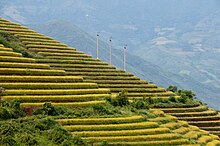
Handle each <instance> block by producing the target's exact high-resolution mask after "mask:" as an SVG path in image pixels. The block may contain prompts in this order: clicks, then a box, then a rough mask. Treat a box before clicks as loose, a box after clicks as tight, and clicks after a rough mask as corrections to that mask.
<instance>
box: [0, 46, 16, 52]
mask: <svg viewBox="0 0 220 146" xmlns="http://www.w3.org/2000/svg"><path fill="white" fill-rule="evenodd" d="M0 51H13V49H11V48H5V47H3V45H2V46H0Z"/></svg>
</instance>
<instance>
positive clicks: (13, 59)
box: [0, 56, 35, 63]
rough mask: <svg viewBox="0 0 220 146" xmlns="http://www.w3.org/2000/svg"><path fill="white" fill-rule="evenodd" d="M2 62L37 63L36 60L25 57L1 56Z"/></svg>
mask: <svg viewBox="0 0 220 146" xmlns="http://www.w3.org/2000/svg"><path fill="white" fill-rule="evenodd" d="M0 62H21V63H35V59H32V58H24V57H12V56H0Z"/></svg>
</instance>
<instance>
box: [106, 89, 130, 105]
mask: <svg viewBox="0 0 220 146" xmlns="http://www.w3.org/2000/svg"><path fill="white" fill-rule="evenodd" d="M106 100H107V101H108V102H109V103H110V104H112V105H113V106H121V107H122V106H126V105H129V100H128V96H127V91H125V90H123V91H122V92H120V93H119V94H118V95H117V96H116V97H111V98H107V99H106Z"/></svg>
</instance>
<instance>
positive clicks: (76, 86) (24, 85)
mask: <svg viewBox="0 0 220 146" xmlns="http://www.w3.org/2000/svg"><path fill="white" fill-rule="evenodd" d="M0 86H1V87H3V88H5V89H94V88H98V85H97V84H96V83H59V84H57V83H13V82H10V83H0Z"/></svg>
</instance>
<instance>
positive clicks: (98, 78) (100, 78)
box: [84, 76, 157, 87]
mask: <svg viewBox="0 0 220 146" xmlns="http://www.w3.org/2000/svg"><path fill="white" fill-rule="evenodd" d="M84 79H85V80H90V81H94V80H95V81H97V82H99V81H103V82H104V81H106V82H107V81H110V82H111V81H113V80H114V81H118V80H122V79H123V80H125V81H139V78H138V77H136V76H129V77H126V76H124V77H120V76H86V77H84ZM151 85H153V86H154V87H157V86H156V85H155V84H151Z"/></svg>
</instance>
